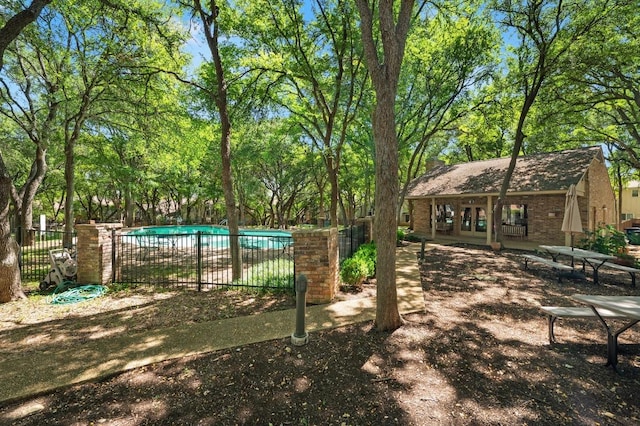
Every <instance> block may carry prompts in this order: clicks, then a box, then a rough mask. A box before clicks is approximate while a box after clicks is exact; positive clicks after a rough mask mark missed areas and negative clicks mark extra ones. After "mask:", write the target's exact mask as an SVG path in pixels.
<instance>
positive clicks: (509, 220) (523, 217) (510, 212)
mask: <svg viewBox="0 0 640 426" xmlns="http://www.w3.org/2000/svg"><path fill="white" fill-rule="evenodd" d="M527 217H528V215H527V205H526V204H507V205H505V206H504V207H503V208H502V224H503V225H523V226H524V225H526V224H527Z"/></svg>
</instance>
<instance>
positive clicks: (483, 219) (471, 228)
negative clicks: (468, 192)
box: [460, 206, 487, 237]
mask: <svg viewBox="0 0 640 426" xmlns="http://www.w3.org/2000/svg"><path fill="white" fill-rule="evenodd" d="M486 233H487V211H486V210H485V209H484V208H483V207H478V206H462V209H461V211H460V235H467V236H471V237H481V236H485V235H486Z"/></svg>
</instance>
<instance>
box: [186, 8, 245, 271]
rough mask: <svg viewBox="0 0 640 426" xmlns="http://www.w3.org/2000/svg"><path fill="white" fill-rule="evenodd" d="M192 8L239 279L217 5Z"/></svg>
mask: <svg viewBox="0 0 640 426" xmlns="http://www.w3.org/2000/svg"><path fill="white" fill-rule="evenodd" d="M193 10H194V11H195V12H196V14H197V15H198V16H199V17H200V24H201V25H202V29H203V32H204V36H205V39H206V40H207V46H208V47H209V52H210V53H211V58H212V60H213V67H214V71H215V89H214V90H213V91H211V92H210V94H211V97H212V98H213V99H212V100H213V102H214V103H215V105H216V107H217V109H218V118H219V120H220V157H221V159H222V188H223V191H224V199H225V207H226V211H227V225H228V227H229V249H230V251H231V269H232V276H233V279H234V280H235V279H239V278H240V277H241V274H242V263H241V260H242V259H240V245H239V240H238V234H239V226H238V209H237V207H236V197H235V193H234V188H233V174H232V168H231V119H230V116H229V105H228V91H229V87H228V82H227V78H226V75H225V67H224V64H223V63H222V56H221V54H220V12H221V9H220V5H219V4H218V2H217V1H216V0H211V1H210V2H209V4H208V5H207V7H205V6H203V4H202V2H200V0H194V1H193Z"/></svg>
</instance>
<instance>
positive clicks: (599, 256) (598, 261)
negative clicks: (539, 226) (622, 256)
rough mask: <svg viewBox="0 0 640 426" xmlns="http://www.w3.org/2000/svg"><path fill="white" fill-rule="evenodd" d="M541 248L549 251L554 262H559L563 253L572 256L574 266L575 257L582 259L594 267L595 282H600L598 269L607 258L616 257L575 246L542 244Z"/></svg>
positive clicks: (583, 262)
mask: <svg viewBox="0 0 640 426" xmlns="http://www.w3.org/2000/svg"><path fill="white" fill-rule="evenodd" d="M540 248H541V249H542V250H545V251H546V252H547V253H549V254H550V255H551V257H552V258H553V261H554V262H557V260H558V256H560V255H563V256H569V257H571V265H572V266H573V262H574V260H575V259H578V260H580V261H582V264H583V267H584V265H585V264H587V265H589V266H591V268H593V283H594V284H598V269H600V268H601V267H602V265H604V264H605V263H607V260H611V259H615V258H616V257H615V256H612V255H610V254H603V253H598V252H597V251H590V250H584V249H580V248H575V247H567V246H545V245H541V246H540Z"/></svg>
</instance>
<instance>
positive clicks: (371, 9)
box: [356, 0, 415, 330]
mask: <svg viewBox="0 0 640 426" xmlns="http://www.w3.org/2000/svg"><path fill="white" fill-rule="evenodd" d="M414 3H415V2H414V0H402V1H401V2H400V8H399V11H397V10H396V8H395V7H394V2H393V1H392V0H380V1H374V2H371V3H370V2H368V1H367V0H356V4H357V5H358V10H359V12H360V29H361V32H362V42H363V45H364V52H365V58H366V63H367V68H368V69H369V75H370V77H371V82H372V83H373V88H374V90H375V93H376V103H375V107H374V111H373V140H374V143H375V150H376V156H375V163H376V164H375V170H376V190H375V209H376V214H375V223H374V236H375V240H376V247H377V259H376V261H377V269H376V278H377V304H376V327H377V328H378V329H379V330H394V329H396V328H398V327H400V326H401V325H402V317H401V316H400V312H399V311H398V292H397V288H396V229H397V226H396V206H397V203H398V201H397V200H398V198H397V197H398V138H397V135H396V119H395V101H396V94H397V91H398V80H399V77H400V70H401V66H402V59H403V57H404V48H405V44H406V41H407V35H408V33H409V28H410V26H411V17H412V13H413V8H414ZM375 6H377V7H375ZM374 19H375V22H374ZM378 39H379V41H380V42H381V48H380V49H378V43H377V41H378Z"/></svg>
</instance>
